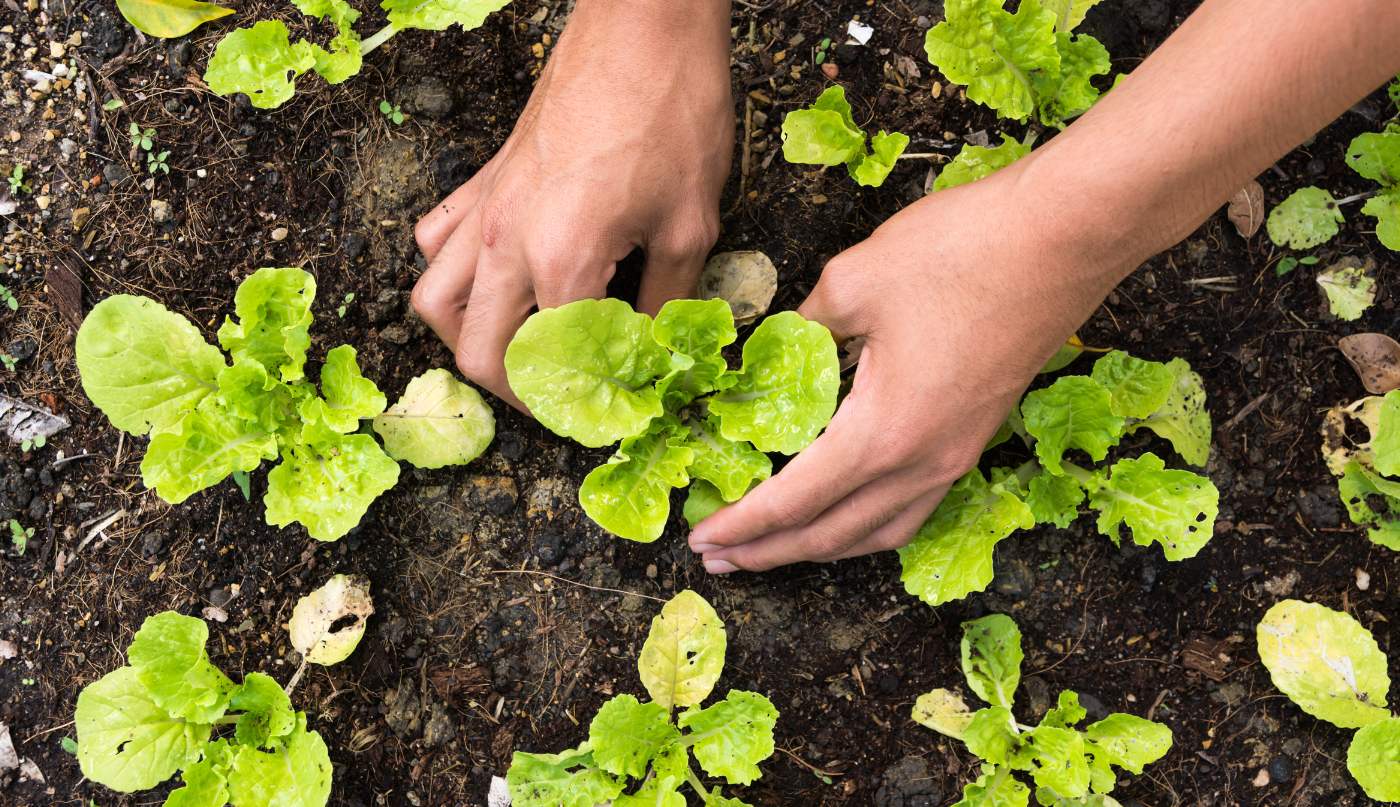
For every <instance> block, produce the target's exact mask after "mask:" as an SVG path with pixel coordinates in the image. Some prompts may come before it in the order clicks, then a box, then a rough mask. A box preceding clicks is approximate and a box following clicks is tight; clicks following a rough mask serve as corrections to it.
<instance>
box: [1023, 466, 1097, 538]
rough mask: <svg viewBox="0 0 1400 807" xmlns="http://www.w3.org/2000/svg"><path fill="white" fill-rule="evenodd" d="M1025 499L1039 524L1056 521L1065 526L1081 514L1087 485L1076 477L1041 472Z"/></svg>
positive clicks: (1032, 480)
mask: <svg viewBox="0 0 1400 807" xmlns="http://www.w3.org/2000/svg"><path fill="white" fill-rule="evenodd" d="M1025 501H1026V506H1027V507H1029V508H1030V509H1031V515H1032V516H1034V517H1035V522H1036V523H1037V524H1054V525H1055V526H1056V527H1059V528H1060V529H1064V528H1065V527H1068V526H1069V525H1070V524H1071V523H1073V521H1074V520H1075V519H1076V518H1078V517H1079V505H1081V504H1083V503H1084V487H1083V486H1082V485H1080V484H1079V481H1078V480H1077V479H1075V478H1074V477H1072V476H1055V475H1054V474H1052V473H1047V472H1041V473H1039V474H1037V475H1035V476H1034V477H1032V478H1031V481H1030V484H1029V485H1028V486H1027V492H1026V498H1025Z"/></svg>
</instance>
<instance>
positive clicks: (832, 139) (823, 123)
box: [782, 84, 865, 165]
mask: <svg viewBox="0 0 1400 807" xmlns="http://www.w3.org/2000/svg"><path fill="white" fill-rule="evenodd" d="M782 136H783V159H785V160H787V161H788V162H790V163H797V164H800V165H843V164H845V163H849V162H850V161H852V160H854V159H859V158H860V157H862V156H863V155H864V154H865V132H863V131H861V129H860V127H859V126H856V123H855V120H854V119H853V117H852V115H851V105H850V104H849V103H848V102H847V101H846V89H845V88H844V87H842V86H841V85H839V84H834V85H832V86H830V87H827V88H826V89H825V90H823V91H822V94H821V95H820V96H818V97H817V100H816V101H813V102H812V105H811V106H810V107H808V108H805V109H798V110H795V111H793V112H789V113H788V114H787V117H785V118H783V129H782Z"/></svg>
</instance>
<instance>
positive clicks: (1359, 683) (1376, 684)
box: [1255, 600, 1390, 728]
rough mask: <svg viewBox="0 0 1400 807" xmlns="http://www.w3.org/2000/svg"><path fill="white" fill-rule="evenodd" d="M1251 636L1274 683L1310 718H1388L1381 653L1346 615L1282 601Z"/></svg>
mask: <svg viewBox="0 0 1400 807" xmlns="http://www.w3.org/2000/svg"><path fill="white" fill-rule="evenodd" d="M1255 640H1256V642H1257V643H1258V648H1259V658H1260V660H1261V661H1263V662H1264V666H1265V667H1266V668H1267V669H1268V670H1269V675H1270V677H1272V678H1273V681H1274V686H1276V687H1278V688H1279V691H1280V692H1282V693H1283V694H1285V695H1287V696H1288V699H1289V700H1291V701H1293V702H1294V703H1295V704H1297V705H1298V707H1299V708H1301V709H1302V710H1303V711H1305V712H1307V713H1308V714H1310V715H1312V716H1313V717H1316V718H1318V719H1320V720H1326V721H1327V722H1328V723H1331V724H1332V725H1334V726H1340V727H1342V728H1360V727H1362V726H1366V725H1369V724H1371V723H1376V722H1378V721H1381V720H1386V719H1387V718H1389V717H1390V713H1389V712H1388V711H1387V710H1386V709H1385V705H1386V700H1385V697H1386V693H1387V692H1388V691H1389V689H1390V677H1389V675H1387V673H1386V658H1385V654H1384V653H1382V652H1381V649H1380V647H1379V646H1378V645H1377V644H1376V640H1375V638H1374V637H1372V636H1371V632H1370V631H1368V630H1366V629H1365V628H1364V627H1362V625H1361V623H1360V622H1357V621H1356V620H1355V619H1353V618H1352V617H1351V615H1350V614H1346V613H1343V612H1341V611H1333V610H1332V609H1331V608H1328V607H1327V606H1325V605H1319V604H1317V603H1311V602H1302V601H1300V600H1284V601H1282V602H1280V603H1278V604H1276V605H1275V606H1274V607H1272V608H1270V609H1269V611H1268V613H1266V614H1265V615H1264V619H1263V620H1262V621H1260V623H1259V627H1258V628H1257V629H1256V631H1255Z"/></svg>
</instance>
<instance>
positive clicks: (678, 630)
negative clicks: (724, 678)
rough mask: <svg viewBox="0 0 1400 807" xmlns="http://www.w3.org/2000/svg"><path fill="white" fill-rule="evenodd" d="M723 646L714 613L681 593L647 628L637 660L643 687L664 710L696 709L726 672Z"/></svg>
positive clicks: (692, 594)
mask: <svg viewBox="0 0 1400 807" xmlns="http://www.w3.org/2000/svg"><path fill="white" fill-rule="evenodd" d="M727 641H728V640H727V638H726V636H725V634H724V623H723V622H721V621H720V618H719V615H718V614H716V613H715V609H714V608H712V607H711V606H710V604H709V603H708V602H706V601H705V598H704V597H701V596H700V595H699V594H696V593H695V592H694V591H691V590H689V589H687V590H685V591H682V592H681V593H679V594H677V595H676V596H675V597H672V598H671V600H670V602H668V603H666V605H665V606H664V607H662V609H661V613H660V614H658V615H657V616H656V618H654V619H653V620H652V622H651V632H650V633H649V634H647V640H646V643H645V644H643V645H642V653H641V655H640V656H639V657H638V658H637V672H638V673H639V674H640V675H641V679H642V685H643V686H645V687H646V690H647V692H648V693H650V695H651V699H652V700H654V701H656V702H657V703H659V704H661V705H662V706H664V707H666V708H667V709H673V708H676V707H686V706H694V705H696V704H698V703H700V702H701V701H703V700H705V698H706V697H707V696H709V694H710V690H712V689H714V687H715V682H716V681H718V680H719V676H720V673H721V672H722V671H723V670H724V649H725V644H726V643H727Z"/></svg>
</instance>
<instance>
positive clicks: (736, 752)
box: [678, 690, 778, 785]
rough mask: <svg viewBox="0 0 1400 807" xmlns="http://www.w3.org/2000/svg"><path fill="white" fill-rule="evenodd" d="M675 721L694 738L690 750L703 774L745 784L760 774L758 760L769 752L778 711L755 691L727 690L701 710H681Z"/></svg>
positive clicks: (770, 751)
mask: <svg viewBox="0 0 1400 807" xmlns="http://www.w3.org/2000/svg"><path fill="white" fill-rule="evenodd" d="M678 722H679V723H680V726H681V728H683V729H688V730H689V737H690V738H694V739H695V742H694V744H693V745H692V746H691V750H692V751H694V752H695V759H696V760H697V761H698V762H699V763H700V767H701V768H703V769H704V770H705V772H706V773H708V774H709V775H711V776H719V777H722V778H723V779H724V780H725V781H726V782H728V783H729V784H731V785H746V784H749V783H750V782H752V781H754V780H755V779H757V778H759V777H760V776H762V775H763V772H762V771H760V770H759V769H758V763H760V762H762V761H763V760H765V759H767V758H768V757H770V756H772V755H773V726H775V725H776V724H777V722H778V710H777V709H776V708H774V707H773V703H772V702H771V701H769V700H768V699H767V698H765V697H764V696H762V695H760V694H758V693H757V692H744V691H742V690H731V691H730V692H729V694H728V695H727V696H726V697H725V699H724V700H722V701H719V702H718V703H715V704H712V705H710V706H709V707H707V708H705V709H699V710H695V709H690V710H687V711H685V712H683V713H682V714H681V716H680V719H679V721H678Z"/></svg>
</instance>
